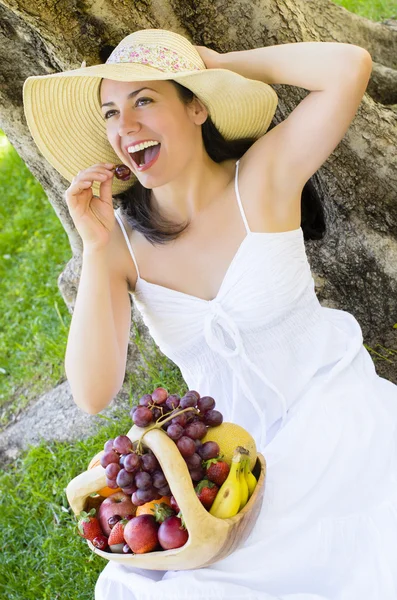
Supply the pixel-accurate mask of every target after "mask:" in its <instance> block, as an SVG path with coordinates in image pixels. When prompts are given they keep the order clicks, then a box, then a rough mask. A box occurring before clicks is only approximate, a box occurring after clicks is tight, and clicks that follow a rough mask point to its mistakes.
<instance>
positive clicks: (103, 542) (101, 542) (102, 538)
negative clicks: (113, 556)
mask: <svg viewBox="0 0 397 600" xmlns="http://www.w3.org/2000/svg"><path fill="white" fill-rule="evenodd" d="M92 545H93V546H95V548H98V550H105V548H107V546H108V538H107V537H106V535H97V536H96V537H95V538H94V539H93V540H92Z"/></svg>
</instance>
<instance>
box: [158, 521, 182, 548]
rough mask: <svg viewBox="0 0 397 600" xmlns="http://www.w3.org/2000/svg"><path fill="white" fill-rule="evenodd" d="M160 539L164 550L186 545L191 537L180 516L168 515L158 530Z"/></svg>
mask: <svg viewBox="0 0 397 600" xmlns="http://www.w3.org/2000/svg"><path fill="white" fill-rule="evenodd" d="M157 535H158V540H159V543H160V546H161V547H162V548H163V550H172V549H173V548H180V547H181V546H184V545H185V544H186V542H187V541H188V539H189V533H188V531H187V529H186V527H185V526H184V525H183V523H182V520H181V519H180V518H179V517H176V516H172V517H168V519H166V520H165V521H164V522H163V523H161V525H160V527H159V530H158V533H157Z"/></svg>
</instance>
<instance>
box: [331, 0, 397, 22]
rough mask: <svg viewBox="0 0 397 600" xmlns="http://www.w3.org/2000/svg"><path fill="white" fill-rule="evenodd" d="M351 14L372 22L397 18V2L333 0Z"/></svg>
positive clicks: (386, 0)
mask: <svg viewBox="0 0 397 600" xmlns="http://www.w3.org/2000/svg"><path fill="white" fill-rule="evenodd" d="M333 1H334V2H335V4H339V6H343V7H344V8H346V9H347V10H349V11H350V12H354V13H357V14H358V15H361V16H362V17H366V18H367V19H371V20H372V21H383V20H384V19H391V18H395V19H396V18H397V7H396V0H333Z"/></svg>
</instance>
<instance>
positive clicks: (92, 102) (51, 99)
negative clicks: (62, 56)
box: [23, 29, 277, 194]
mask: <svg viewBox="0 0 397 600" xmlns="http://www.w3.org/2000/svg"><path fill="white" fill-rule="evenodd" d="M102 78H106V79H113V80H116V81H134V82H135V81H154V80H167V79H173V80H174V81H177V82H178V83H180V84H181V85H183V86H185V87H187V88H188V89H190V90H191V91H192V92H193V93H194V94H195V95H196V96H197V97H198V98H199V99H200V100H201V101H202V102H203V103H204V104H205V106H206V107H207V109H208V112H209V115H210V117H211V119H212V121H213V122H214V124H215V126H216V127H217V128H218V129H219V131H220V132H221V133H222V135H223V136H224V137H225V138H226V139H239V138H259V137H260V136H261V135H263V134H264V133H265V132H266V130H267V129H268V127H269V125H270V122H271V120H272V118H273V115H274V112H275V110H276V107H277V95H276V93H275V91H274V90H273V88H271V87H270V86H269V85H267V84H266V83H262V82H260V81H253V80H251V79H246V78H245V77H242V76H241V75H238V74H237V73H234V72H233V71H229V70H227V69H206V67H205V65H204V63H203V61H202V59H201V57H200V55H199V53H198V52H197V50H196V49H195V47H194V46H193V45H192V44H191V43H190V42H189V41H188V40H187V39H186V38H184V37H183V36H181V35H179V34H177V33H172V32H170V31H166V30H162V29H145V30H142V31H136V32H135V33H132V34H130V35H128V36H127V37H125V38H124V39H123V40H122V41H121V42H120V43H119V45H118V46H117V47H116V48H115V49H114V50H113V52H112V54H111V55H110V57H109V58H108V60H107V61H106V63H105V64H100V65H94V66H91V67H83V68H79V69H73V70H71V71H65V72H63V73H53V74H51V75H43V76H36V77H29V78H28V79H27V80H26V81H25V83H24V87H23V101H24V108H25V115H26V119H27V123H28V126H29V129H30V132H31V134H32V137H33V139H34V141H35V142H36V144H37V146H38V148H39V150H40V151H41V153H42V154H43V156H44V157H45V158H46V159H47V160H48V162H49V163H50V164H51V165H52V166H53V167H55V169H56V170H57V171H59V173H61V175H63V176H64V177H65V178H66V179H67V180H68V181H69V182H71V181H72V179H73V177H75V175H77V173H78V172H79V171H81V170H83V169H86V168H87V167H89V166H91V165H93V164H96V163H114V164H118V163H120V158H119V157H118V156H117V154H116V153H115V152H114V150H113V149H112V147H111V145H110V144H109V141H108V139H107V136H106V127H105V121H104V118H103V115H102V112H101V107H100V100H99V86H100V82H101V79H102ZM133 181H134V180H133V179H130V180H129V181H120V180H118V179H116V178H113V187H112V193H113V194H117V193H119V192H121V191H124V190H125V189H127V188H128V187H130V186H131V184H132V182H133ZM93 189H94V193H96V194H97V193H98V190H99V184H94V186H93Z"/></svg>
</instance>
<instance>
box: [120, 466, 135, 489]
mask: <svg viewBox="0 0 397 600" xmlns="http://www.w3.org/2000/svg"><path fill="white" fill-rule="evenodd" d="M116 483H117V485H118V486H119V487H121V488H128V487H130V486H131V485H132V484H133V483H134V475H133V474H132V473H128V471H126V470H125V469H121V471H119V474H118V475H117V479H116Z"/></svg>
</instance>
